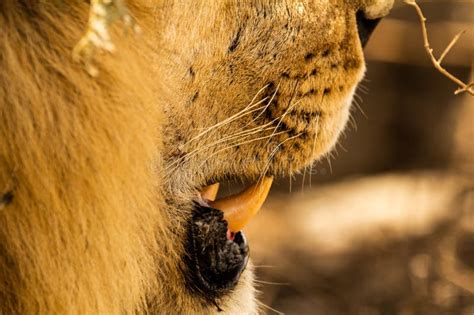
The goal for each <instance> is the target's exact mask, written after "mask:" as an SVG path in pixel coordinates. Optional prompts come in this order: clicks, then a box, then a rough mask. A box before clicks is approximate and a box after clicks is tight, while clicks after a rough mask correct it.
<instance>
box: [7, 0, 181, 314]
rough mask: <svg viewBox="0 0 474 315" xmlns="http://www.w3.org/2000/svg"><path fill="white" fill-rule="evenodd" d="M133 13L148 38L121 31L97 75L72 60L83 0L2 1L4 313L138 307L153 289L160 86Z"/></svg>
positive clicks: (158, 221)
mask: <svg viewBox="0 0 474 315" xmlns="http://www.w3.org/2000/svg"><path fill="white" fill-rule="evenodd" d="M140 8H141V10H138V9H137V8H135V10H134V14H137V15H140V18H141V23H143V29H144V36H140V37H139V38H137V39H132V38H131V36H117V38H116V39H114V41H115V44H116V45H117V46H118V51H119V53H117V54H115V55H114V56H113V58H112V57H109V56H105V55H104V56H101V73H100V77H99V79H94V78H91V77H90V76H89V75H88V74H87V73H86V72H85V71H84V69H83V67H82V66H81V65H80V64H77V63H74V62H73V61H72V58H71V51H72V49H73V47H74V45H75V44H76V43H77V41H78V39H79V38H80V37H81V33H82V32H83V30H84V28H85V23H86V22H87V19H85V17H87V10H88V5H87V3H85V2H82V1H78V2H76V1H72V2H68V1H63V2H60V1H48V2H47V1H28V0H24V1H18V0H2V1H1V2H0V29H1V31H0V32H1V34H2V35H1V36H0V69H1V70H0V99H1V102H0V227H1V228H0V314H14V313H21V314H30V313H31V314H33V313H34V314H46V313H48V314H66V313H71V314H90V313H94V314H99V313H100V314H111V313H117V314H118V313H123V312H124V311H125V312H127V313H132V312H137V311H138V312H140V310H143V309H144V307H145V306H146V304H147V303H148V302H149V301H148V299H149V293H150V292H151V291H152V290H153V291H156V290H159V288H158V286H159V283H158V281H156V279H157V276H156V270H157V268H156V262H157V261H158V260H162V259H158V258H157V257H154V256H153V255H157V254H156V253H162V254H163V255H165V251H163V250H160V251H158V250H157V247H158V242H157V240H158V239H159V240H160V241H159V244H160V246H166V243H167V241H168V240H167V239H166V235H167V234H166V233H164V232H162V230H163V228H162V226H163V222H165V220H166V218H165V217H164V216H165V214H164V213H163V212H162V211H159V209H160V205H161V204H162V201H161V198H160V186H159V176H156V173H157V172H158V170H157V167H156V165H159V160H160V154H159V153H160V151H159V150H160V145H161V144H160V142H161V141H160V132H159V128H158V126H159V121H160V107H159V106H157V103H158V102H157V100H159V96H158V95H159V90H160V88H159V86H158V84H157V83H156V82H155V81H154V79H153V78H154V75H153V73H152V69H150V67H149V63H150V61H151V58H152V57H151V52H152V50H153V46H152V45H151V44H150V41H149V38H150V36H149V34H151V31H152V30H153V27H152V24H153V22H152V19H150V18H148V15H147V14H148V13H147V9H146V7H145V6H144V5H141V6H140ZM150 11H151V10H150ZM155 80H156V79H155ZM166 255H167V256H170V253H169V252H168V253H167V254H166ZM171 256H172V255H171ZM33 257H34V259H33Z"/></svg>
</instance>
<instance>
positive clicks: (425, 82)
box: [247, 0, 474, 315]
mask: <svg viewBox="0 0 474 315" xmlns="http://www.w3.org/2000/svg"><path fill="white" fill-rule="evenodd" d="M418 2H419V4H420V6H421V7H422V9H423V11H424V13H425V15H426V17H427V18H428V22H427V23H428V31H429V35H430V40H431V44H432V47H433V48H434V50H435V54H437V55H438V56H439V54H441V52H442V51H443V50H444V48H445V47H446V46H447V44H448V43H449V42H450V41H451V39H452V38H453V37H454V36H455V35H456V34H457V33H458V32H459V31H461V30H466V31H467V33H466V34H465V35H464V36H463V37H462V38H461V40H460V41H459V42H458V44H457V45H456V46H455V47H454V48H453V50H452V51H451V52H450V53H449V55H448V56H447V57H446V59H445V61H444V65H445V66H446V68H447V69H448V70H449V71H450V72H452V73H453V74H455V75H457V76H458V77H459V78H461V79H462V80H464V81H465V82H466V81H469V80H471V81H472V80H473V78H474V75H473V61H474V58H473V57H474V27H473V26H474V1H470V0H465V1H459V0H458V1H447V0H443V1H441V0H440V1H436V0H433V1H418ZM366 56H367V66H368V73H367V76H366V80H365V81H364V82H363V84H362V86H361V87H360V88H359V90H358V93H357V94H358V96H357V97H356V100H355V103H356V104H354V106H353V107H354V109H353V115H352V116H353V119H352V121H351V123H350V125H349V128H348V130H347V132H346V133H345V135H344V136H343V137H342V138H341V139H340V141H339V142H340V143H339V145H338V146H337V149H336V151H335V152H333V155H332V156H330V157H327V158H324V159H322V160H321V161H320V162H318V163H317V164H315V165H314V166H313V167H312V168H311V169H307V170H306V171H305V172H302V174H301V175H299V176H296V177H294V178H292V179H289V178H287V179H283V180H280V181H279V182H277V183H276V185H274V187H273V192H272V195H271V197H270V198H269V200H268V202H267V203H266V205H265V208H264V209H263V210H262V211H261V212H260V213H259V215H258V216H257V219H256V220H255V221H254V222H252V224H251V226H250V227H249V229H248V231H247V235H248V236H249V238H250V244H251V251H252V257H253V262H254V264H255V268H256V273H257V277H258V278H257V282H258V287H259V290H260V291H261V300H262V306H261V307H262V310H263V311H264V313H266V314H280V313H284V314H321V315H324V314H328V315H333V314H349V315H351V314H357V315H359V314H360V315H362V314H365V315H378V314H380V315H390V314H394V315H412V314H413V315H414V314H429V315H437V314H450V315H451V314H462V315H474V176H473V175H474V97H472V96H469V95H468V94H464V95H457V96H454V95H453V92H454V90H456V88H457V87H456V86H455V85H454V84H453V83H452V82H451V81H449V80H448V79H447V78H446V77H444V76H442V75H441V74H440V73H439V72H437V71H436V70H435V69H434V67H433V66H432V64H431V63H430V61H429V59H428V57H427V55H426V53H425V51H424V48H423V40H422V37H421V29H420V24H419V20H418V17H417V15H416V13H415V11H414V9H413V8H412V7H410V6H407V5H406V4H403V3H402V2H401V1H400V2H398V3H397V5H396V6H395V8H394V10H393V12H392V14H391V15H390V17H388V18H386V19H384V20H383V21H382V22H381V24H380V25H379V27H378V29H377V30H376V31H375V33H374V35H373V37H372V39H371V41H370V42H369V44H368V46H367V48H366Z"/></svg>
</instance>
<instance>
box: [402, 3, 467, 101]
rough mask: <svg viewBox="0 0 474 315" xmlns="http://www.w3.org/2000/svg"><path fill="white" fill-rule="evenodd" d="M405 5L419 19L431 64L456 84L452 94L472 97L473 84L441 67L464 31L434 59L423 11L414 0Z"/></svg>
mask: <svg viewBox="0 0 474 315" xmlns="http://www.w3.org/2000/svg"><path fill="white" fill-rule="evenodd" d="M405 3H406V4H408V5H410V6H412V7H414V8H415V9H416V13H417V14H418V17H419V18H420V23H421V31H422V34H423V43H424V47H425V50H426V52H427V53H428V56H429V57H430V59H431V62H432V63H433V65H434V67H435V68H436V69H437V70H438V71H439V72H440V73H441V74H443V75H444V76H445V77H447V78H448V79H450V80H451V81H453V82H454V83H456V84H457V85H458V86H459V88H458V89H457V90H456V91H455V92H454V94H455V95H457V94H460V93H463V92H467V93H469V94H471V95H474V82H471V83H464V82H463V81H462V80H460V79H458V78H457V77H456V76H454V75H453V74H451V73H450V72H449V71H447V70H446V69H445V68H444V67H443V66H442V65H441V63H442V61H443V59H444V58H445V57H446V55H447V54H448V53H449V52H450V51H451V49H452V48H453V47H454V45H456V43H457V42H458V40H459V38H461V36H462V35H463V34H464V33H465V31H462V32H460V33H458V34H457V35H456V36H454V38H453V39H452V40H451V42H450V43H449V45H448V46H447V47H446V48H445V50H444V51H443V53H442V54H441V56H440V57H439V58H436V57H435V56H434V53H433V49H432V48H431V45H430V42H429V39H428V31H427V29H426V18H425V16H424V15H423V11H422V10H421V8H420V6H419V5H418V3H416V0H405Z"/></svg>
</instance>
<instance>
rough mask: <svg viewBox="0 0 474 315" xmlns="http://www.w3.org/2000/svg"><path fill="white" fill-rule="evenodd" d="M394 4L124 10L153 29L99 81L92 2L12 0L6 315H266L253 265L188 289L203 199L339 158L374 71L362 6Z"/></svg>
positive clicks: (8, 2)
mask: <svg viewBox="0 0 474 315" xmlns="http://www.w3.org/2000/svg"><path fill="white" fill-rule="evenodd" d="M391 2H392V1H391V0H386V1H383V0H381V1H376V0H371V1H369V0H367V1H362V0H360V1H349V0H331V1H329V0H306V1H291V0H285V1H284V0H282V1H270V0H257V1H231V0H219V1H197V0H190V1H176V2H175V1H171V0H170V1H158V0H157V1H151V0H150V1H130V3H129V4H130V9H131V12H132V14H133V15H134V16H135V18H136V19H137V20H138V23H139V24H140V25H141V27H142V34H141V35H140V36H130V35H124V34H123V32H122V31H121V30H120V29H119V28H115V29H114V32H113V40H114V43H115V44H116V45H117V53H115V54H114V55H105V54H102V55H98V56H97V62H98V65H99V70H100V75H99V77H98V78H97V79H95V78H91V77H90V76H88V74H87V73H86V72H85V71H84V68H83V67H82V66H81V65H80V64H76V63H74V62H73V61H72V58H71V51H72V49H73V47H74V45H75V43H77V41H78V39H79V38H80V37H81V33H82V31H83V30H84V27H85V23H86V21H87V10H88V5H87V3H86V2H84V1H61V0H58V1H35V0H23V1H20V0H1V1H0V34H1V36H0V102H1V103H0V314H132V313H134V314H135V313H159V314H210V313H214V312H217V309H218V307H217V305H218V306H219V308H221V309H222V310H223V311H224V314H253V313H256V312H257V305H258V303H257V302H256V298H255V290H254V286H253V271H252V267H251V264H250V265H249V267H248V268H247V270H246V271H245V272H244V273H243V275H242V277H241V280H240V282H239V284H238V285H237V287H236V288H235V289H234V290H233V291H232V292H231V293H229V294H228V295H226V296H223V297H222V298H221V299H219V300H216V301H215V303H209V302H208V301H207V300H206V299H203V298H202V297H201V296H199V295H196V294H192V293H190V290H189V288H188V286H189V284H188V283H186V282H185V280H184V278H185V274H186V272H187V270H186V268H185V266H183V259H182V258H183V255H185V254H186V253H185V250H184V248H183V238H184V233H185V231H184V230H185V226H186V222H187V220H188V218H189V216H190V213H191V210H192V200H193V198H195V193H196V189H199V188H200V187H202V186H203V185H204V184H206V183H209V182H212V181H214V180H220V179H224V178H240V179H245V178H247V179H253V180H255V179H258V178H259V177H260V176H262V174H265V173H271V174H275V175H287V174H290V173H292V172H296V171H298V170H300V169H302V168H303V167H305V166H307V165H309V164H310V163H312V161H313V160H315V159H317V158H319V157H320V156H321V155H323V154H324V153H325V152H327V151H328V150H330V148H331V147H332V146H333V145H334V143H335V142H336V140H337V137H338V135H339V133H340V131H341V130H342V129H343V127H344V125H345V123H346V120H347V116H348V110H349V106H350V103H351V98H352V94H353V91H354V89H355V86H356V85H357V83H358V82H359V81H360V80H361V78H362V76H363V73H364V69H365V67H364V62H363V56H362V50H361V47H360V44H359V42H358V38H357V30H356V24H355V12H356V11H357V10H360V9H362V10H363V9H364V8H366V9H367V10H368V11H367V12H370V15H371V17H377V16H378V15H383V14H385V13H386V12H387V11H388V8H389V7H390V6H391ZM369 4H370V6H367V5H369ZM369 9H370V10H369ZM308 113H309V114H308ZM311 113H312V114H311ZM314 113H317V114H316V115H313V114H314ZM309 118H311V119H309ZM282 124H284V125H285V126H286V128H281V126H282ZM213 126H214V127H213ZM288 128H291V129H292V130H293V131H292V132H291V133H289V132H288ZM302 135H305V136H304V137H303V136H302ZM163 193H164V194H165V195H163ZM6 196H8V198H7V197H6ZM164 196H166V197H164Z"/></svg>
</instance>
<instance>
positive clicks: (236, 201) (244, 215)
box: [210, 177, 273, 232]
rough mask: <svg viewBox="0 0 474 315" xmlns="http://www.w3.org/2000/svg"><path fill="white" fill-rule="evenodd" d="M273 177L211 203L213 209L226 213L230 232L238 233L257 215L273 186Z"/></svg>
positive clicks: (225, 216) (265, 178)
mask: <svg viewBox="0 0 474 315" xmlns="http://www.w3.org/2000/svg"><path fill="white" fill-rule="evenodd" d="M272 182H273V177H264V178H263V179H262V180H261V181H259V182H257V183H256V184H254V185H252V186H250V187H248V188H247V189H245V190H244V191H242V192H240V193H238V194H236V195H232V196H229V197H225V198H222V199H219V200H216V201H212V202H210V205H211V207H213V208H215V209H219V210H221V211H223V212H224V219H225V220H226V221H227V223H228V224H229V226H228V227H229V230H230V231H232V232H238V231H240V230H242V228H243V227H244V226H245V225H246V224H247V223H248V222H249V221H250V219H251V218H252V217H253V216H255V214H257V212H258V211H259V210H260V208H261V207H262V205H263V203H264V202H265V199H267V196H268V193H269V192H270V188H271V186H272Z"/></svg>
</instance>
